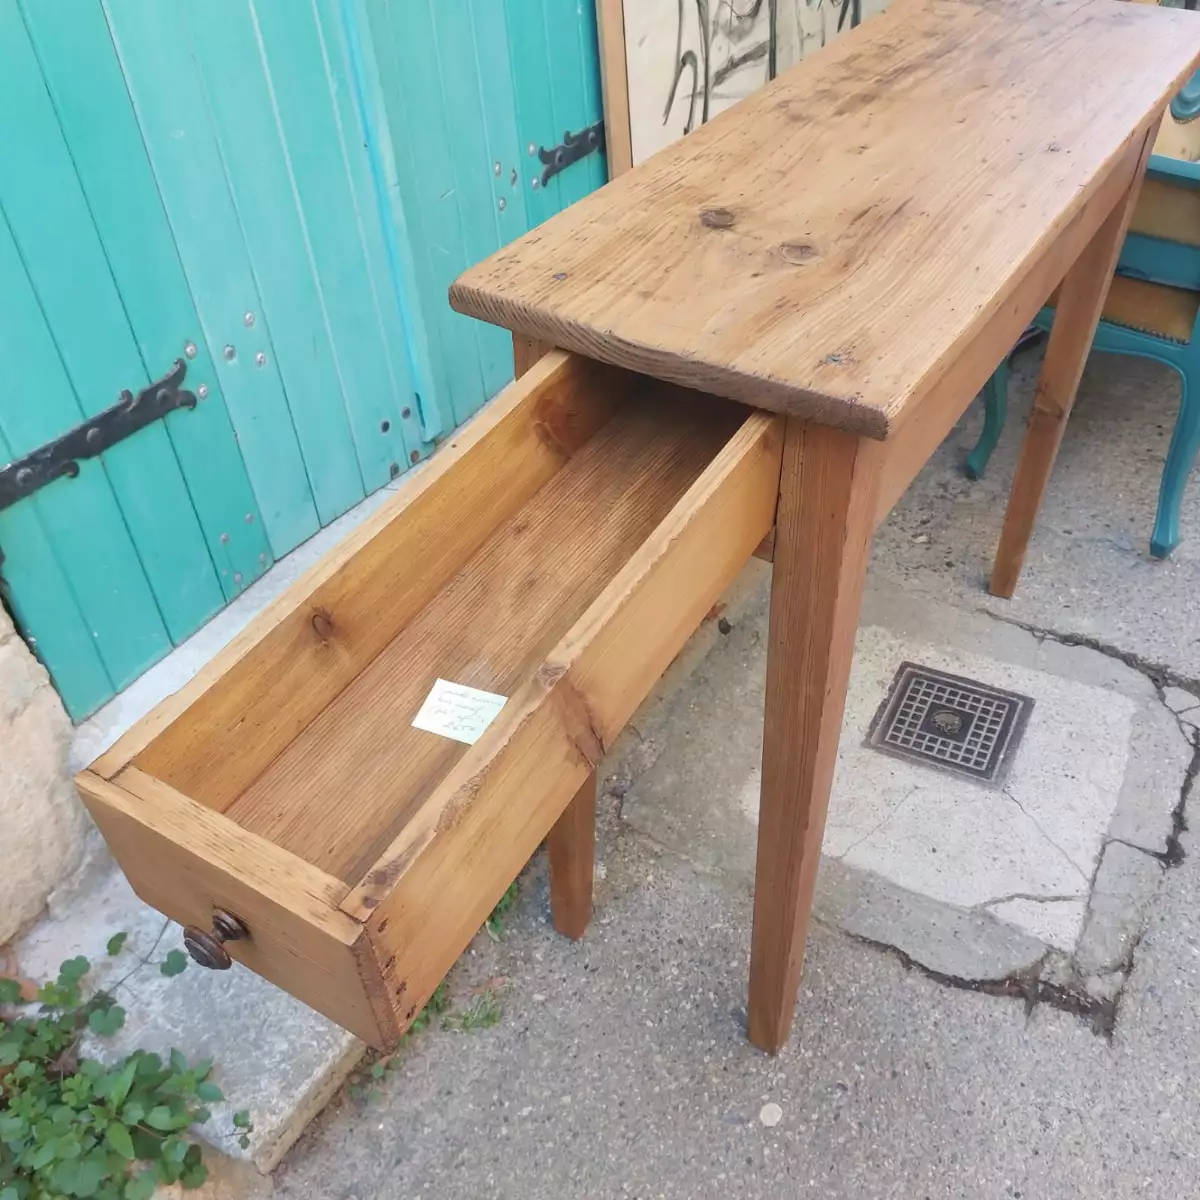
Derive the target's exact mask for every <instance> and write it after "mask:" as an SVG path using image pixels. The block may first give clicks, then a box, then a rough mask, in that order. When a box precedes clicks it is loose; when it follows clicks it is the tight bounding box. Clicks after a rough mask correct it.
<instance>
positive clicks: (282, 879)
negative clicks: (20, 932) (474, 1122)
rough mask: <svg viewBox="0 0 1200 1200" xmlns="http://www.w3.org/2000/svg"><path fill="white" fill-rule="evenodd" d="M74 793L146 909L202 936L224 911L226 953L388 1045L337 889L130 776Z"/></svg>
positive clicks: (388, 1025)
mask: <svg viewBox="0 0 1200 1200" xmlns="http://www.w3.org/2000/svg"><path fill="white" fill-rule="evenodd" d="M76 786H77V788H78V790H79V794H80V796H81V797H82V798H83V801H84V803H85V804H86V805H87V807H88V810H89V811H90V812H91V814H92V817H93V818H94V820H95V822H96V824H97V825H98V826H99V827H100V832H101V833H102V834H103V835H104V838H105V841H106V842H107V843H108V846H109V849H110V850H111V851H112V853H113V856H114V857H115V858H116V860H117V862H118V863H119V864H120V866H121V869H122V870H123V871H124V872H125V874H126V876H127V877H128V879H129V882H130V884H131V885H132V887H133V890H134V891H135V892H137V894H138V895H139V896H140V897H141V898H142V899H143V900H144V901H146V903H147V904H150V905H152V906H153V907H154V908H157V909H158V910H159V911H160V912H162V913H165V914H166V915H167V916H169V917H171V918H172V919H173V920H175V921H178V922H179V923H180V924H181V925H194V926H197V927H199V928H201V929H204V930H207V929H208V928H209V927H210V924H211V921H212V913H213V910H214V908H220V909H224V910H226V911H228V912H230V913H232V914H233V915H234V916H236V917H237V918H239V919H240V920H241V921H242V923H243V924H244V925H245V926H246V928H247V930H248V931H249V937H248V938H246V939H244V940H240V941H236V942H229V943H227V944H226V949H227V950H228V952H229V954H230V956H231V957H232V958H234V959H235V960H237V961H238V962H240V963H242V964H243V965H244V966H247V967H249V968H250V969H251V970H252V971H254V972H256V973H257V974H259V975H262V976H263V977H264V978H266V979H269V980H271V982H272V983H274V984H276V985H277V986H279V987H281V988H283V990H284V991H286V992H290V993H291V994H292V995H293V996H295V997H296V998H297V999H298V1000H301V1001H303V1002H304V1003H305V1004H307V1005H309V1007H310V1008H315V1009H316V1010H317V1011H318V1012H321V1013H324V1014H325V1015H326V1016H327V1017H329V1018H330V1020H332V1021H336V1022H337V1023H338V1024H339V1025H341V1026H342V1027H343V1028H345V1029H349V1030H350V1031H351V1032H352V1033H354V1034H357V1035H358V1036H359V1037H360V1038H362V1039H363V1040H364V1041H366V1042H370V1043H371V1044H372V1045H376V1046H381V1045H390V1044H392V1043H393V1042H394V1040H395V1038H396V1037H397V1036H398V1034H397V1031H396V1030H395V1028H394V1023H393V1020H392V1018H391V1014H390V1011H389V1010H388V1009H387V1008H386V1007H385V1006H384V1005H382V1004H378V1005H377V1004H373V1002H372V999H373V996H378V995H379V994H380V993H381V983H380V981H379V978H378V972H377V971H376V969H375V966H374V961H373V959H372V957H371V956H370V954H369V953H368V954H365V955H364V954H363V950H364V949H365V944H364V940H363V930H362V927H361V925H359V924H358V923H357V922H355V921H353V920H351V919H350V918H348V917H347V916H346V915H345V914H344V913H342V912H340V911H339V910H338V909H337V907H336V904H337V899H338V898H339V895H340V893H341V892H342V891H344V890H345V887H344V885H342V884H340V883H338V882H337V881H336V880H331V879H330V878H329V877H328V876H325V875H323V874H322V873H321V872H319V871H316V870H315V869H314V868H312V867H310V866H309V865H308V864H307V863H304V862H301V861H300V860H298V859H295V858H293V857H292V856H291V855H289V854H287V853H285V852H284V851H281V850H280V849H279V848H278V847H276V846H273V845H272V844H271V843H270V842H267V841H264V840H263V839H261V838H256V837H254V836H253V835H252V834H248V833H247V832H246V831H245V830H243V829H240V828H239V827H238V826H236V825H234V824H233V823H232V822H231V821H228V820H226V819H225V818H224V817H222V816H221V815H220V814H219V813H214V812H212V811H211V810H210V809H207V808H205V807H203V805H200V804H196V803H195V802H194V801H191V800H189V799H188V798H187V797H186V796H182V795H180V794H179V793H178V792H175V791H174V790H173V789H171V788H169V787H167V786H166V785H165V784H162V783H160V782H159V781H158V780H156V779H153V778H152V777H150V776H148V775H144V774H142V772H140V771H137V770H135V769H128V770H126V771H124V772H122V773H121V775H120V776H118V778H117V779H116V780H114V781H112V782H109V781H108V780H105V779H102V778H101V777H100V776H98V775H95V774H93V773H91V772H89V771H84V772H83V773H82V774H80V775H79V776H78V777H77V779H76ZM335 885H336V886H335ZM360 960H361V961H360Z"/></svg>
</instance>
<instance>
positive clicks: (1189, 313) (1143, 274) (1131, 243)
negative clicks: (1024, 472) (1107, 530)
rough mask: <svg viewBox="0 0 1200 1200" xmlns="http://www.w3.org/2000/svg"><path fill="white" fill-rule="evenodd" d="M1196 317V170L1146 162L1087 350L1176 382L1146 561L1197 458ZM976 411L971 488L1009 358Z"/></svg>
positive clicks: (993, 429) (1170, 526) (1169, 534)
mask: <svg viewBox="0 0 1200 1200" xmlns="http://www.w3.org/2000/svg"><path fill="white" fill-rule="evenodd" d="M1197 80H1200V74H1198V76H1197ZM1198 86H1200V85H1198ZM1055 299H1056V297H1055V296H1051V297H1050V300H1049V301H1048V302H1047V305H1046V307H1044V308H1043V309H1042V310H1041V311H1040V312H1039V313H1038V314H1037V316H1036V317H1035V318H1034V322H1033V324H1034V326H1035V327H1036V328H1037V329H1039V330H1043V331H1046V332H1048V331H1049V330H1050V327H1051V326H1052V325H1053V323H1054V302H1055ZM1198 316H1200V163H1191V162H1182V161H1180V160H1178V159H1173V158H1163V157H1161V156H1159V155H1157V154H1155V155H1151V157H1150V163H1149V166H1148V168H1147V171H1146V183H1145V186H1144V187H1143V189H1142V194H1141V197H1140V199H1139V201H1138V206H1137V211H1136V213H1135V215H1134V218H1133V221H1132V222H1131V224H1130V232H1129V234H1128V236H1127V237H1126V239H1125V245H1124V246H1123V247H1122V250H1121V258H1120V261H1119V262H1118V264H1117V274H1116V277H1115V278H1114V279H1113V283H1112V287H1111V289H1110V291H1109V295H1108V300H1107V302H1106V303H1105V306H1104V314H1103V317H1102V319H1101V321H1100V325H1099V327H1098V329H1097V330H1096V338H1095V341H1094V342H1093V344H1092V349H1093V350H1098V351H1101V352H1102V353H1108V354H1130V355H1134V356H1135V357H1139V358H1151V359H1154V360H1156V361H1157V362H1161V363H1166V364H1167V366H1169V367H1173V368H1174V369H1175V370H1176V371H1177V372H1178V373H1179V378H1180V381H1181V396H1180V403H1179V416H1178V417H1177V418H1176V421H1175V431H1174V433H1173V434H1172V436H1171V445H1170V448H1169V449H1168V451H1167V458H1166V464H1165V466H1164V468H1163V474H1162V483H1161V485H1160V488H1159V494H1158V512H1157V514H1156V516H1155V519H1154V530H1153V532H1152V534H1151V536H1150V553H1151V554H1152V555H1153V556H1154V557H1155V558H1166V557H1167V555H1169V554H1170V553H1171V551H1172V550H1174V549H1175V547H1176V546H1177V545H1178V544H1179V509H1180V505H1181V503H1182V500H1183V490H1184V487H1185V485H1186V484H1187V480H1188V476H1189V474H1190V473H1191V470H1192V466H1193V465H1194V463H1195V461H1196V454H1197V451H1198V450H1200V327H1198V321H1197V318H1198ZM1020 345H1021V343H1018V348H1019V346H1020ZM983 402H984V423H983V432H982V433H981V434H980V437H979V441H978V443H977V444H976V446H975V448H974V449H973V450H972V451H971V453H970V454H969V455H967V459H966V463H965V470H966V474H967V476H968V478H970V479H979V478H980V477H981V476H982V475H983V472H984V469H985V468H986V466H987V462H988V459H989V458H990V457H991V454H992V451H993V450H994V449H995V448H996V442H997V441H998V440H999V437H1000V433H1001V431H1002V430H1003V428H1004V419H1005V416H1006V415H1007V407H1008V360H1007V359H1006V360H1005V361H1004V362H1003V363H1001V365H1000V366H999V367H998V368H997V369H996V371H995V373H994V374H993V375H992V377H991V379H989V380H988V382H987V384H986V385H985V386H984V389H983Z"/></svg>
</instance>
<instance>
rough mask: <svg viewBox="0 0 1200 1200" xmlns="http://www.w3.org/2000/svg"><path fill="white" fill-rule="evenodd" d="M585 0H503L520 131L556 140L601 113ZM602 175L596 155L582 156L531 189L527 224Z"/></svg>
mask: <svg viewBox="0 0 1200 1200" xmlns="http://www.w3.org/2000/svg"><path fill="white" fill-rule="evenodd" d="M593 8H594V6H593V5H590V4H589V5H575V4H560V3H557V0H506V3H505V10H506V14H507V20H508V46H509V55H510V58H511V62H512V74H513V85H514V87H515V89H516V103H517V116H518V121H519V127H520V130H521V136H522V137H523V138H525V139H527V140H529V141H533V142H536V143H537V144H538V145H540V146H546V147H550V146H556V145H558V143H559V142H561V141H562V139H563V135H564V134H565V133H568V132H570V133H578V132H579V130H581V129H582V128H584V127H585V126H587V125H591V124H593V123H595V122H596V121H599V120H600V119H601V117H602V116H603V106H602V103H601V98H600V79H599V72H600V60H599V51H598V48H597V44H596V26H595V21H596V17H595V12H594V11H593ZM604 181H605V171H604V158H603V156H602V155H595V154H593V155H590V156H589V157H588V158H586V159H584V160H583V161H582V162H580V163H577V164H575V165H573V166H571V167H568V168H567V169H566V170H565V171H562V172H560V173H559V174H557V175H555V176H554V177H553V178H552V179H551V180H550V182H549V184H547V185H546V186H545V187H540V188H538V189H537V190H536V191H534V192H531V194H530V199H529V223H530V225H531V226H532V225H539V224H541V222H542V221H544V220H546V218H547V217H551V216H553V215H554V214H555V213H556V212H558V211H559V210H560V209H562V208H565V207H566V206H567V205H568V204H573V203H574V202H575V201H576V200H578V199H580V197H582V196H585V195H587V193H588V192H590V191H593V190H594V189H595V188H597V187H599V186H600V185H601V184H603V183H604Z"/></svg>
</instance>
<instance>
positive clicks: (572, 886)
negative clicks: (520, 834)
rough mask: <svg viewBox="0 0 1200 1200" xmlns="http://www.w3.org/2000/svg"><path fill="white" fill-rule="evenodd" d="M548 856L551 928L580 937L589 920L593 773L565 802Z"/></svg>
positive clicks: (593, 846)
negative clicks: (573, 796)
mask: <svg viewBox="0 0 1200 1200" xmlns="http://www.w3.org/2000/svg"><path fill="white" fill-rule="evenodd" d="M546 852H547V854H548V855H549V858H550V913H551V917H552V919H553V921H554V928H555V929H557V930H558V932H559V933H561V934H564V935H565V936H566V937H569V938H576V939H578V938H581V937H583V935H584V932H585V931H586V930H587V927H588V922H589V921H590V920H591V919H592V879H593V876H594V874H595V861H596V773H595V772H594V771H593V772H592V773H591V774H590V775H589V776H588V777H587V780H586V782H585V783H584V785H583V787H581V788H580V789H579V791H578V792H576V793H575V798H574V799H573V800H572V801H571V803H570V804H568V805H567V807H566V809H565V810H564V811H563V814H562V816H561V817H559V818H558V820H557V821H556V822H555V824H554V828H553V829H551V830H550V835H549V837H548V838H547V839H546Z"/></svg>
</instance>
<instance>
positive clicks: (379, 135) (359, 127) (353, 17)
mask: <svg viewBox="0 0 1200 1200" xmlns="http://www.w3.org/2000/svg"><path fill="white" fill-rule="evenodd" d="M368 3H371V4H374V0H317V7H318V12H319V13H320V14H321V19H322V24H323V26H324V28H325V36H326V43H327V44H328V45H330V46H332V44H333V43H334V42H335V41H337V40H338V37H339V35H340V39H341V43H342V46H343V48H344V54H345V58H346V61H347V64H348V67H347V69H348V71H349V74H350V79H351V82H352V91H353V96H352V97H351V95H350V94H349V92H348V93H347V95H345V96H343V95H342V94H341V93H340V92H339V94H338V99H339V103H340V106H341V108H342V111H343V114H345V113H346V112H347V111H348V109H349V107H350V105H351V101H353V109H354V111H353V114H352V115H351V116H345V115H344V116H343V125H344V128H345V129H346V130H354V131H357V137H358V138H359V139H360V140H361V143H362V146H363V151H364V153H363V157H362V159H361V160H359V162H360V164H361V182H360V185H359V187H358V195H359V199H360V211H361V212H366V211H367V210H368V209H373V212H374V219H373V220H365V221H364V223H363V226H364V230H365V231H366V240H367V245H368V253H367V258H368V261H369V262H371V263H373V264H377V265H378V267H379V268H380V273H381V274H382V273H383V271H384V270H386V276H387V277H386V287H385V286H383V285H381V287H380V295H381V296H384V297H385V299H384V302H383V304H382V309H383V311H384V314H385V323H386V321H387V320H388V319H389V318H388V317H387V312H388V303H389V301H390V303H391V305H392V307H393V308H394V310H395V316H396V318H398V319H399V322H400V328H401V330H402V331H403V338H402V339H391V338H389V346H390V348H391V349H392V351H393V354H399V355H403V357H404V358H405V360H406V361H407V363H408V370H409V374H410V376H411V377H412V381H413V386H414V387H415V388H416V396H415V399H416V405H415V410H416V411H414V413H413V418H414V419H415V420H417V421H418V422H419V425H420V437H421V438H423V439H424V440H425V441H426V442H427V443H428V442H432V441H433V440H434V439H435V438H437V437H438V435H439V434H441V433H443V432H445V431H446V430H447V429H448V428H449V420H448V416H447V414H448V411H449V402H448V401H446V403H445V405H443V398H444V396H445V378H444V375H443V374H439V370H440V364H439V367H438V370H435V365H434V358H433V355H432V354H431V352H430V333H429V328H428V322H427V321H426V315H425V310H424V307H423V306H422V305H421V304H420V303H419V299H420V295H421V291H420V285H419V277H418V272H417V265H416V261H415V259H414V256H413V244H412V235H411V232H410V229H409V222H408V216H407V214H406V213H405V211H404V206H403V204H402V203H401V202H400V175H399V171H398V170H397V166H396V163H397V156H398V155H400V156H401V157H402V158H404V161H405V162H407V161H408V160H407V157H406V156H407V150H403V153H401V151H402V147H400V146H399V145H398V144H397V143H396V141H395V138H394V136H393V133H392V129H391V122H390V120H389V117H388V108H387V102H386V100H385V97H384V93H383V88H382V86H381V83H380V73H379V47H378V45H377V44H376V42H375V40H374V38H373V36H372V32H371V23H370V19H369V15H368V8H367V5H368ZM335 26H336V31H335V28H334V27H335ZM388 52H390V51H388ZM330 57H331V59H332V58H336V56H335V55H333V53H332V51H331V54H330ZM350 161H351V164H352V165H353V164H354V163H355V161H356V160H355V157H354V156H353V155H351V156H350ZM368 195H370V196H373V204H372V203H369V202H367V201H366V200H365V197H367V196H368ZM375 237H378V239H379V241H380V242H381V243H382V248H383V252H382V253H381V254H380V255H378V256H375V255H374V254H372V252H371V250H370V247H371V245H372V239H373V238H375ZM385 294H386V295H385ZM406 436H407V428H406ZM412 449H413V447H412V445H410V446H409V452H410V454H411V452H412ZM422 449H424V447H422Z"/></svg>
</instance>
